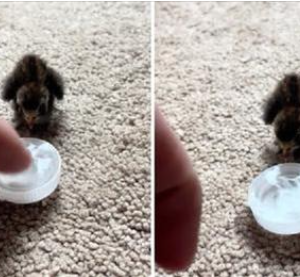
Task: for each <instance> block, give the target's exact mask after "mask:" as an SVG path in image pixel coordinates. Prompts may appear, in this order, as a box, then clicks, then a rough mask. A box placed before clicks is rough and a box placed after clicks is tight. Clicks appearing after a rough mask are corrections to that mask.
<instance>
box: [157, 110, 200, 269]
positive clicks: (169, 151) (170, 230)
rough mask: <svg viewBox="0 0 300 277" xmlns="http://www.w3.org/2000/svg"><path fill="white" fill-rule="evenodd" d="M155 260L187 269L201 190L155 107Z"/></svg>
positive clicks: (194, 245) (195, 238) (195, 234)
mask: <svg viewBox="0 0 300 277" xmlns="http://www.w3.org/2000/svg"><path fill="white" fill-rule="evenodd" d="M155 125H156V127H155V260H156V262H157V263H158V264H159V265H160V266H162V267H164V268H166V269H169V270H174V271H175V270H183V269H186V268H187V267H188V266H189V265H190V264H191V263H192V261H193V258H194V255H195V253H196V250H197V242H198V231H199V224H200V216H201V207H202V192H201V187H200V184H199V182H198V179H197V176H196V173H195V172H194V170H193V168H192V165H191V163H190V161H189V159H188V156H187V154H186V152H185V150H184V149H183V147H182V145H181V143H180V141H179V140H178V139H177V137H175V135H174V134H173V132H172V130H171V128H170V127H169V125H168V124H167V122H166V121H165V119H164V117H163V116H162V114H161V112H160V111H159V110H158V108H156V111H155Z"/></svg>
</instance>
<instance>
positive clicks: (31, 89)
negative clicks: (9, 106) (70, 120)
mask: <svg viewBox="0 0 300 277" xmlns="http://www.w3.org/2000/svg"><path fill="white" fill-rule="evenodd" d="M63 95H64V85H63V80H62V77H61V76H60V75H59V74H58V73H57V72H56V71H55V70H54V69H52V68H51V67H49V66H48V65H47V63H46V62H45V61H44V60H43V59H41V58H40V57H39V56H37V55H33V54H29V55H26V56H24V57H23V58H22V59H21V60H20V61H19V62H18V63H17V64H16V66H15V68H14V69H13V71H12V72H11V74H10V75H9V76H8V77H7V78H6V80H5V82H4V87H3V91H2V99H3V100H5V101H12V102H13V108H14V111H15V118H16V120H17V122H18V123H19V124H24V123H25V125H26V126H27V127H28V128H29V129H30V130H32V129H34V128H35V127H37V126H39V127H41V126H44V127H46V126H47V125H48V124H49V122H50V118H51V114H52V112H53V108H54V102H55V99H58V100H61V99H63Z"/></svg>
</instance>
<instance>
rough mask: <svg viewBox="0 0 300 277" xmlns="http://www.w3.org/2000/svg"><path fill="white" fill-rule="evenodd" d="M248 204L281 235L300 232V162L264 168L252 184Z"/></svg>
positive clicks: (268, 227)
mask: <svg viewBox="0 0 300 277" xmlns="http://www.w3.org/2000/svg"><path fill="white" fill-rule="evenodd" d="M248 204H249V206H250V209H251V210H252V213H253V215H254V217H255V219H256V221H257V222H258V223H259V225H261V226H262V227H263V228H264V229H266V230H268V231H270V232H272V233H275V234H280V235H292V234H297V233H300V164H296V163H286V164H280V165H276V166H273V167H270V168H268V169H266V170H265V171H263V172H262V173H261V174H260V175H259V176H258V177H256V178H255V179H254V180H253V181H252V183H251V185H250V187H249V192H248Z"/></svg>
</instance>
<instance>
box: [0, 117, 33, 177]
mask: <svg viewBox="0 0 300 277" xmlns="http://www.w3.org/2000/svg"><path fill="white" fill-rule="evenodd" d="M30 164H31V156H30V154H29V152H28V151H27V150H26V149H25V147H24V146H23V144H22V141H21V139H20V137H19V135H18V134H17V132H16V131H15V130H14V129H13V128H12V127H11V126H10V125H9V124H8V123H7V122H6V121H5V120H3V119H0V171H1V172H4V173H17V172H20V171H23V170H25V169H26V168H28V167H29V165H30Z"/></svg>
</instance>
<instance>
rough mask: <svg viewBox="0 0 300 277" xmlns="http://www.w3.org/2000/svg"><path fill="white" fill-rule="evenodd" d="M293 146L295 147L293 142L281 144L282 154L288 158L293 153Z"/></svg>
mask: <svg viewBox="0 0 300 277" xmlns="http://www.w3.org/2000/svg"><path fill="white" fill-rule="evenodd" d="M292 148H293V147H292V144H283V145H281V149H282V156H283V157H284V158H288V156H289V155H290V154H291V151H292Z"/></svg>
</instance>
